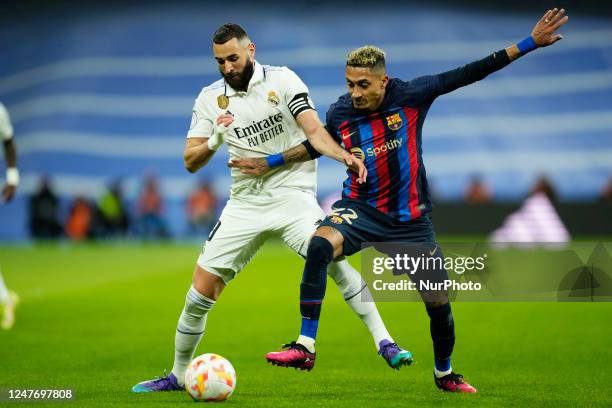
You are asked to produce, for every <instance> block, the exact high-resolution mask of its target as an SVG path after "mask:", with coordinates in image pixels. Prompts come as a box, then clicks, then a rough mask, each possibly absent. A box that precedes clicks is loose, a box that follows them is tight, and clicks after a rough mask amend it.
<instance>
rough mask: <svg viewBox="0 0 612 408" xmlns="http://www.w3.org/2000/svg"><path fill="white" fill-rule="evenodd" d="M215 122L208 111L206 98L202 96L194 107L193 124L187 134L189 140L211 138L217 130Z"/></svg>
mask: <svg viewBox="0 0 612 408" xmlns="http://www.w3.org/2000/svg"><path fill="white" fill-rule="evenodd" d="M213 120H214V119H213V118H212V115H211V114H210V113H209V111H208V109H206V104H205V103H204V98H203V96H202V95H201V94H200V96H198V98H197V99H196V100H195V103H194V105H193V112H192V113H191V124H190V125H189V131H188V132H187V138H190V137H211V136H212V134H213V132H214V129H215V125H214V121H213Z"/></svg>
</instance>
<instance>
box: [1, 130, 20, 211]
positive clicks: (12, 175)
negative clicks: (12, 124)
mask: <svg viewBox="0 0 612 408" xmlns="http://www.w3.org/2000/svg"><path fill="white" fill-rule="evenodd" d="M3 145H4V158H5V159H6V184H5V185H4V188H3V189H2V200H3V201H4V202H9V201H11V200H12V199H13V197H14V196H15V191H16V190H17V185H18V184H19V171H18V170H17V149H16V148H15V142H13V139H12V138H11V139H8V140H5V141H4V143H3Z"/></svg>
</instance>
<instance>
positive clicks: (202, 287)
mask: <svg viewBox="0 0 612 408" xmlns="http://www.w3.org/2000/svg"><path fill="white" fill-rule="evenodd" d="M213 53H214V56H215V59H216V61H217V64H218V66H219V70H220V72H221V75H222V76H223V79H221V80H219V81H217V82H215V83H213V84H212V85H210V86H208V87H205V88H204V89H203V90H202V92H201V93H200V94H199V96H198V97H197V99H196V101H195V105H194V108H193V114H192V120H191V125H190V129H189V132H188V134H187V142H186V148H185V154H184V160H185V166H186V168H187V169H188V170H189V171H190V172H195V171H197V170H198V169H199V168H201V167H202V166H204V165H205V164H206V163H207V162H208V160H209V159H210V157H212V155H213V154H214V153H215V151H216V150H217V148H218V147H219V146H220V145H221V144H222V143H224V142H225V143H226V144H227V146H228V150H229V156H230V159H231V158H238V157H257V158H262V157H270V160H269V165H270V167H271V168H272V169H271V170H270V171H268V172H267V173H266V174H265V175H262V176H259V177H255V176H253V175H249V174H244V173H243V172H241V170H240V169H237V168H232V170H231V172H232V186H231V192H230V199H229V201H228V202H227V204H226V206H225V208H224V209H223V212H222V214H221V216H220V218H219V221H218V223H217V224H216V225H215V227H214V228H213V230H212V231H211V233H210V235H209V237H208V239H207V241H206V242H205V245H204V248H203V251H202V253H201V255H200V256H199V258H198V260H197V264H196V267H195V271H194V277H193V285H192V286H191V288H190V289H189V290H188V292H187V297H186V301H185V307H184V309H183V312H182V313H181V316H180V318H179V322H178V325H177V330H176V335H175V358H174V366H173V368H172V372H171V373H170V374H169V375H167V376H163V377H161V378H157V379H155V380H149V381H144V382H141V383H138V384H136V385H135V386H134V387H133V388H132V391H134V392H156V391H174V390H182V389H183V388H184V376H185V369H186V367H187V365H188V363H189V362H190V361H191V359H192V357H193V354H194V352H195V349H196V347H197V345H198V343H199V341H200V339H201V337H202V335H203V333H204V327H205V323H206V317H207V314H208V312H209V311H210V309H211V308H212V307H213V306H214V304H215V302H216V300H217V298H218V296H219V294H220V293H221V291H222V290H223V289H224V288H225V286H226V285H227V284H228V283H229V282H230V281H231V280H232V279H233V278H235V277H236V275H237V274H238V273H240V271H241V270H242V269H243V268H244V267H245V266H246V264H247V263H248V262H249V260H250V259H251V258H252V257H253V256H254V255H255V253H256V252H257V250H258V249H259V248H260V247H261V245H262V244H263V243H264V242H265V240H266V239H268V238H270V237H272V236H278V237H280V238H281V239H282V240H283V241H284V242H285V243H286V244H287V245H288V246H289V247H291V248H292V249H293V250H294V251H295V252H297V253H298V254H300V255H302V256H304V257H305V255H306V250H307V248H308V243H309V240H310V236H311V235H312V234H313V233H314V231H315V228H316V223H317V221H318V220H320V219H322V218H323V217H324V213H323V211H322V210H321V208H320V207H319V206H318V204H317V200H316V197H315V194H316V161H314V160H305V161H303V162H299V163H292V164H285V163H284V157H283V152H285V151H287V150H290V149H292V148H293V150H295V147H296V146H299V145H300V144H302V145H303V146H304V149H306V150H308V151H312V149H316V150H317V151H319V152H321V153H322V154H324V155H326V156H329V157H332V158H334V159H336V160H338V161H340V162H343V163H345V164H346V165H348V166H350V167H351V169H353V170H355V171H356V172H358V173H359V177H360V179H365V176H366V174H365V173H364V167H363V163H362V162H361V161H359V160H355V159H354V158H353V157H352V156H350V154H349V153H348V152H346V151H345V150H343V149H342V148H341V147H340V146H339V145H338V144H337V143H336V142H334V141H333V139H332V138H331V137H330V136H329V134H328V133H327V131H326V130H325V128H324V127H323V125H322V124H321V123H320V121H319V119H318V116H317V114H316V112H315V111H314V106H313V103H312V101H311V100H310V98H309V97H308V88H307V87H306V85H304V83H303V82H302V81H301V80H300V78H299V77H298V76H297V75H296V74H295V73H294V72H292V71H291V70H290V69H288V68H286V67H272V66H266V65H261V64H259V63H258V62H257V61H255V59H254V54H255V45H254V44H253V43H252V42H251V41H250V39H249V38H248V36H247V34H246V32H245V31H244V30H243V29H242V28H241V27H240V26H238V25H236V24H225V25H223V26H221V27H220V28H219V29H218V30H217V31H216V32H215V34H214V37H213ZM274 267H279V268H282V267H283V266H282V265H274ZM328 273H329V275H330V276H331V277H332V278H333V280H334V281H335V282H336V284H337V285H338V287H339V289H340V290H341V292H342V294H343V296H344V298H345V299H346V301H347V303H348V304H349V306H350V307H351V308H352V309H353V310H354V311H355V313H356V314H357V315H358V316H359V317H360V318H361V320H362V321H363V322H364V324H366V326H367V327H368V329H369V330H370V333H371V334H372V336H373V338H374V342H375V344H376V345H378V344H379V343H380V342H382V341H386V343H385V344H387V343H388V344H392V345H393V346H390V347H391V348H393V347H394V349H392V350H390V351H391V352H390V353H385V359H386V360H387V363H388V364H389V365H391V366H392V367H393V368H399V367H400V366H402V365H405V364H407V363H409V361H407V359H408V356H409V353H408V352H406V351H405V350H402V349H400V348H399V347H397V345H396V344H395V343H393V339H392V338H391V336H390V335H389V333H388V332H387V330H386V328H385V325H384V323H383V321H382V319H381V317H380V315H379V314H378V311H377V309H376V305H375V304H374V303H373V302H367V301H362V296H361V295H364V293H365V296H368V294H367V291H368V288H367V286H366V285H364V284H363V283H362V280H361V275H360V274H359V273H358V272H357V271H356V270H355V269H353V268H352V267H351V266H350V265H349V263H348V262H347V261H346V260H341V261H339V262H335V263H333V264H331V265H330V267H329V270H328ZM368 297H369V296H368ZM307 346H308V344H307ZM311 346H312V347H313V348H314V343H313V344H312V345H311ZM387 355H389V356H393V357H395V358H394V359H393V361H391V358H389V359H387V357H386V356H387ZM313 360H314V358H313ZM313 363H314V361H313Z"/></svg>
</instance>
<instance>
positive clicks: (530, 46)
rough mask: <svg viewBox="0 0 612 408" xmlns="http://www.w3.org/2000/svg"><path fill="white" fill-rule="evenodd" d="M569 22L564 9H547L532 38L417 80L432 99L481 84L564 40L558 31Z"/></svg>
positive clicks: (530, 36)
mask: <svg viewBox="0 0 612 408" xmlns="http://www.w3.org/2000/svg"><path fill="white" fill-rule="evenodd" d="M568 19H569V17H568V16H566V15H565V10H564V9H560V10H559V9H556V8H555V9H552V10H548V11H547V12H546V13H544V15H543V16H542V18H541V19H540V20H539V21H538V22H537V23H536V25H535V26H534V28H533V30H532V31H531V35H529V36H528V37H527V38H525V39H524V40H522V41H520V42H518V43H516V44H513V45H511V46H509V47H506V48H505V49H503V50H501V51H497V52H495V53H493V54H491V55H489V56H487V57H485V58H483V59H481V60H478V61H474V62H472V63H469V64H467V65H465V66H463V67H459V68H456V69H453V70H451V71H447V72H443V73H441V74H438V75H431V76H426V77H421V78H419V79H417V80H415V81H417V82H421V83H422V84H424V85H425V87H426V89H427V92H426V94H427V96H428V98H429V99H431V100H433V99H434V98H436V97H437V96H439V95H443V94H446V93H449V92H452V91H454V90H455V89H457V88H460V87H462V86H466V85H469V84H472V83H474V82H476V81H480V80H481V79H484V78H486V77H487V76H488V75H490V74H492V73H493V72H495V71H498V70H500V69H502V68H504V67H505V66H507V65H508V64H510V62H512V61H514V60H515V59H517V58H519V57H521V56H523V55H525V54H527V53H528V52H530V51H533V50H535V49H536V48H539V47H548V46H549V45H552V44H554V43H556V42H557V41H559V40H561V39H562V38H563V36H562V35H561V34H558V33H556V31H557V30H558V29H559V28H560V27H562V26H563V25H564V24H565V23H567V21H568Z"/></svg>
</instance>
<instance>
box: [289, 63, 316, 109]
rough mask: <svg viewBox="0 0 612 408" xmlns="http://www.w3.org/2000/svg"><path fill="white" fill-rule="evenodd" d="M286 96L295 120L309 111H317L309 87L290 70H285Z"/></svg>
mask: <svg viewBox="0 0 612 408" xmlns="http://www.w3.org/2000/svg"><path fill="white" fill-rule="evenodd" d="M283 91H284V94H285V100H286V101H287V107H288V108H289V111H290V112H291V114H292V115H293V117H294V118H297V116H298V115H299V114H300V113H302V112H304V111H307V110H315V106H314V103H313V102H312V99H310V96H309V95H308V87H307V86H306V84H304V82H302V80H301V79H300V77H299V76H297V74H296V73H295V72H293V71H291V70H290V69H289V68H286V69H285V78H284V90H283Z"/></svg>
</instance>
